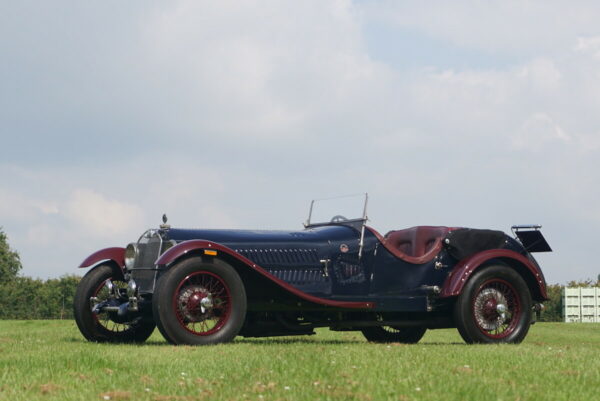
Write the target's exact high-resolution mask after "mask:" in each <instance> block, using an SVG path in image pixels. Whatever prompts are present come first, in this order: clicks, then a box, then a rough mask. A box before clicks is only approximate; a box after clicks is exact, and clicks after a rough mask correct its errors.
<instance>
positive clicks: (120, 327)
mask: <svg viewBox="0 0 600 401" xmlns="http://www.w3.org/2000/svg"><path fill="white" fill-rule="evenodd" d="M108 280H110V281H111V282H112V283H113V285H114V286H115V287H116V288H126V287H127V283H125V282H124V281H123V278H122V275H121V272H120V271H119V269H118V268H115V267H114V266H111V265H99V266H97V267H95V268H93V269H92V270H90V271H89V272H88V273H87V274H86V275H85V276H84V277H83V278H82V279H81V281H80V282H79V285H78V286H77V291H76V292H75V297H74V299H73V313H74V316H75V322H76V323H77V327H79V331H81V334H83V336H84V337H85V338H86V339H88V340H89V341H96V342H123V343H132V342H144V341H146V340H147V339H148V337H150V335H152V332H153V331H154V328H155V327H156V325H155V324H154V322H153V321H148V320H141V319H139V320H137V321H135V322H127V321H126V319H123V320H119V319H116V316H115V315H114V314H111V313H108V312H100V313H98V314H95V313H93V312H92V309H91V304H90V298H91V297H96V298H98V301H100V302H102V301H106V300H107V299H108V298H109V290H108V286H107V282H108ZM124 301H126V300H124Z"/></svg>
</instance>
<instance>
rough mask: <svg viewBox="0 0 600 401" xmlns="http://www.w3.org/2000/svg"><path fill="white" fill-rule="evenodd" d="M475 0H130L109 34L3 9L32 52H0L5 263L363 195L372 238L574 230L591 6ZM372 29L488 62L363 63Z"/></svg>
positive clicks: (596, 134)
mask: <svg viewBox="0 0 600 401" xmlns="http://www.w3.org/2000/svg"><path fill="white" fill-rule="evenodd" d="M14 4H17V3H14ZM482 4H483V3H479V2H477V3H473V2H453V3H452V4H449V3H448V2H437V3H435V2H434V3H431V2H428V3H427V4H417V3H415V2H410V3H409V2H393V3H392V2H390V3H380V2H374V3H367V4H366V5H365V3H362V2H360V3H353V2H350V1H331V2H322V1H306V2H304V1H302V2H289V3H286V2H278V1H274V2H267V3H265V2H252V1H242V2H240V1H235V2H233V1H231V2H227V1H224V2H208V1H207V2H201V1H191V0H184V1H176V2H170V3H164V4H160V5H147V4H145V5H143V6H136V5H130V7H131V8H128V9H127V12H126V13H124V14H122V15H121V14H120V15H119V16H118V17H117V16H114V18H115V20H114V21H112V22H114V24H111V25H110V28H109V25H106V24H105V20H106V18H105V17H107V15H111V14H112V11H110V12H109V10H108V9H107V10H105V11H104V12H98V13H95V12H86V13H85V14H86V16H85V18H84V19H81V18H82V17H81V16H78V15H76V13H74V14H73V16H72V17H65V18H62V19H57V18H40V19H37V20H35V21H30V20H28V19H24V21H26V22H28V23H29V25H27V23H25V25H26V26H23V27H18V28H19V29H18V32H19V36H18V37H19V38H20V37H23V36H24V37H26V38H27V40H26V41H24V42H22V43H21V46H22V48H27V49H32V50H31V51H32V53H31V54H32V55H33V56H35V57H34V58H33V59H29V58H27V57H25V58H23V59H19V58H18V56H19V53H18V52H9V53H8V56H7V57H9V56H10V57H9V58H10V60H11V62H12V63H11V64H6V65H15V66H16V67H14V71H13V70H11V71H10V72H11V73H12V75H10V76H12V77H13V78H14V76H17V77H18V78H19V79H11V80H10V81H9V80H6V81H3V82H2V83H3V84H7V85H9V87H11V88H15V89H14V90H9V91H4V92H3V93H2V94H0V96H4V97H3V98H0V101H1V100H3V99H4V103H6V105H8V106H10V108H9V110H13V109H15V110H16V111H15V113H13V112H12V111H11V112H10V113H8V114H7V117H6V120H7V121H13V119H14V118H13V117H14V116H21V119H18V118H17V119H16V120H15V121H16V123H15V124H13V125H10V126H8V128H6V129H5V128H4V127H5V125H4V120H3V119H2V118H0V120H2V125H0V129H2V130H3V131H2V133H3V134H4V133H5V132H6V133H7V135H6V136H7V138H8V139H7V140H13V139H14V141H16V142H9V145H8V146H6V147H5V149H8V150H6V152H7V157H15V156H11V155H15V154H19V155H21V156H19V157H20V158H18V159H16V161H13V162H12V163H13V166H12V167H10V166H9V167H10V168H5V167H6V165H0V167H1V168H2V171H3V172H5V171H6V172H7V173H6V174H3V176H2V177H0V187H1V188H2V190H1V191H0V219H1V220H0V223H2V224H4V225H5V228H6V229H7V231H8V232H9V234H10V235H11V241H13V240H14V245H15V247H17V248H18V249H20V250H23V251H22V256H23V257H24V261H25V262H26V267H27V269H30V270H27V271H26V273H29V272H35V274H38V275H54V274H55V273H56V274H58V272H60V273H61V274H62V273H65V272H72V269H71V266H75V265H76V264H77V263H78V262H79V261H80V259H82V258H83V257H85V256H86V255H87V254H88V253H89V252H92V251H94V250H95V249H97V248H101V247H105V246H115V245H117V246H122V245H123V244H125V243H127V242H128V241H131V240H133V239H135V238H136V237H137V236H138V235H139V234H140V233H141V232H142V231H143V230H144V229H146V228H148V227H151V226H156V225H157V224H159V222H160V216H161V215H162V213H164V212H166V213H167V214H168V215H169V221H170V223H172V224H173V225H175V226H203V227H248V228H250V227H267V228H286V227H299V223H300V222H301V221H302V220H303V219H304V218H305V217H306V216H305V213H306V206H307V202H308V201H309V200H310V199H311V198H312V197H321V196H328V195H338V194H343V193H348V192H359V191H363V190H365V191H369V192H370V193H371V202H372V205H373V207H372V209H371V216H373V218H374V219H375V220H376V222H375V223H376V224H378V226H377V227H376V228H380V229H381V230H383V231H385V230H386V229H398V228H401V227H402V226H404V225H408V224H423V223H426V224H439V223H442V224H446V223H447V224H457V225H462V224H472V225H476V226H484V227H485V226H494V227H495V228H503V229H505V228H506V227H507V225H509V224H511V223H513V222H515V221H514V220H513V219H515V220H521V221H529V220H530V218H531V217H535V219H537V218H539V219H540V222H541V223H545V221H542V220H550V221H551V222H552V223H553V224H555V225H556V226H558V227H564V226H568V227H570V231H571V234H572V235H574V236H575V235H576V236H577V237H579V238H588V236H587V234H588V233H589V232H587V231H585V230H586V228H585V225H584V224H581V222H582V221H584V220H585V217H586V216H596V215H598V209H597V207H596V206H594V204H593V203H592V202H586V201H585V200H586V199H596V198H597V193H596V192H594V191H596V190H595V189H594V188H595V187H596V186H595V184H594V183H596V182H598V181H600V172H599V171H598V169H597V166H596V165H595V160H596V159H597V158H598V151H599V150H600V139H599V138H600V131H599V130H598V127H600V115H599V114H598V113H597V110H599V109H600V97H599V96H598V93H600V72H599V71H600V70H599V69H598V53H599V51H600V49H599V47H600V46H599V45H598V38H599V37H600V36H599V32H597V31H598V28H597V21H596V18H592V16H593V15H594V14H595V10H596V8H595V7H596V6H595V4H586V5H585V7H584V6H581V4H582V3H578V4H575V5H574V4H568V5H565V4H563V3H552V2H551V3H547V2H544V3H538V2H527V3H526V4H523V3H521V2H501V3H493V4H492V3H490V4H487V3H486V4H485V6H484V5H482ZM15 7H17V6H15ZM98 7H100V6H98ZM100 8H102V7H100ZM51 9H52V10H53V9H54V6H53V7H51ZM51 9H48V10H46V11H44V12H45V13H52V12H54V11H52V10H51ZM97 11H98V10H97ZM100 11H102V10H100ZM56 12H57V13H59V14H60V10H59V11H56ZM96 15H99V16H101V17H104V18H100V17H98V18H96V17H95V16H96ZM0 18H1V17H0ZM55 20H60V21H62V24H64V26H65V27H64V29H57V26H56V24H55V23H54V22H53V21H55ZM81 21H85V22H86V24H83V23H82V22H81ZM88 23H89V27H88ZM379 23H386V24H390V25H392V26H395V27H399V28H400V29H398V31H397V34H398V35H403V34H405V33H406V32H408V34H410V37H409V38H410V39H416V43H415V44H414V46H416V47H418V46H426V44H427V43H429V42H430V41H431V40H433V41H436V46H440V47H442V46H444V45H447V46H448V47H447V48H445V49H444V50H446V51H447V53H453V52H455V51H457V50H463V49H470V51H472V52H474V53H476V54H477V55H484V56H488V57H489V58H490V59H491V60H493V59H494V57H496V56H498V55H500V56H499V57H500V58H501V59H502V60H503V61H502V62H501V63H493V62H489V61H488V64H489V65H487V66H484V67H482V66H481V65H475V64H473V65H471V63H470V60H468V59H466V60H465V61H464V65H463V66H459V67H456V66H455V65H452V66H450V65H451V64H449V65H446V64H445V61H446V59H445V58H444V55H443V54H441V55H439V56H438V55H437V54H432V59H434V60H436V61H438V62H435V63H428V64H427V65H420V64H418V65H415V66H410V67H407V66H406V65H400V66H399V65H395V64H394V62H393V61H389V63H388V64H385V63H383V62H382V61H377V60H374V59H373V57H372V56H371V54H370V51H371V49H369V44H368V41H367V40H366V38H367V36H368V33H369V32H366V30H368V29H370V28H369V27H371V26H374V25H377V24H379ZM0 25H1V24H0ZM7 26H8V25H3V26H0V30H1V29H8V28H6V27H7ZM28 28H30V29H28ZM49 28H51V29H49ZM61 28H62V27H61ZM75 28H76V29H75ZM12 29H13V31H15V32H17V27H16V26H15V27H14V28H12ZM63 31H65V32H75V31H76V32H79V33H80V34H79V35H77V38H74V37H72V35H70V34H62V33H61V32H63ZM3 32H4V31H3ZM41 32H44V33H46V32H47V35H42V34H41ZM393 32H396V31H393ZM9 33H10V32H7V33H6V34H5V35H1V36H2V37H4V38H5V39H4V42H2V39H0V45H1V43H8V44H9V45H10V46H8V48H9V49H11V48H13V47H14V44H13V42H14V40H13V39H6V38H12V36H11V35H10V34H9ZM419 35H421V36H419ZM419 38H421V39H423V40H422V41H419ZM381 39H382V41H383V43H381V46H382V47H383V48H384V49H387V48H390V49H392V48H394V46H396V44H397V42H398V41H401V40H402V39H403V38H402V37H398V36H394V35H389V37H385V38H381ZM15 43H16V42H15ZM440 43H441V44H440ZM57 44H60V46H58V45H57ZM6 47H7V46H4V47H2V48H3V49H4V48H6ZM63 47H64V48H63ZM43 49H52V51H51V52H44V51H42V50H43ZM72 49H77V51H76V52H74V51H73V50H72ZM420 50H421V51H423V52H427V51H429V50H430V49H429V48H426V47H425V48H422V49H420ZM15 54H16V55H15ZM73 54H76V56H77V57H76V61H77V62H74V61H75V60H74V58H73ZM33 56H32V57H33ZM435 57H439V58H437V59H436V58H435ZM32 60H34V61H35V62H32ZM507 60H508V61H507ZM484 64H485V63H484ZM6 65H3V66H0V69H2V68H7V67H6ZM430 65H435V67H430ZM19 74H22V75H19ZM0 79H2V78H0ZM15 82H17V83H20V84H15ZM10 85H12V86H10ZM17 89H18V90H17ZM28 89H29V92H28ZM7 93H10V96H7V95H6V94H7ZM13 97H14V99H13ZM31 104H34V105H35V107H34V108H33V109H32V108H31ZM8 106H7V107H8ZM1 112H2V111H0V113H1ZM9 114H10V115H9ZM30 115H34V116H36V118H35V119H27V118H24V117H23V116H30ZM0 117H2V116H0ZM36 122H38V123H39V124H38V125H36ZM9 128H10V129H9ZM15 138H16V139H15ZM19 138H26V139H27V140H26V141H22V142H19V141H18V139H19ZM48 138H50V139H48ZM11 143H16V144H17V145H20V146H19V147H17V148H15V149H12V148H11V146H10V144H11ZM32 143H35V144H36V146H31V144H32ZM0 151H1V150H0ZM36 152H37V153H36ZM14 165H16V166H17V167H14ZM490 194H493V196H490ZM515 194H517V195H515ZM574 205H577V207H574ZM575 209H577V210H575ZM509 221H510V222H509ZM517 222H518V221H517ZM571 234H570V235H571ZM565 237H566V236H565ZM561 240H563V241H565V240H564V238H563V239H561ZM580 249H581V247H580V246H577V251H578V252H579V250H580ZM565 252H567V251H565ZM559 256H560V255H559ZM559 256H557V257H559ZM71 259H72V260H71ZM582 259H584V256H582ZM557 260H558V259H557ZM558 265H560V263H558V262H556V266H558ZM561 275H563V276H564V274H563V273H560V272H559V273H556V276H555V277H561V278H562V277H563V276H561ZM550 277H553V276H552V274H551V275H550Z"/></svg>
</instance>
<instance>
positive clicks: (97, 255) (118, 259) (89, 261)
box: [79, 248, 125, 269]
mask: <svg viewBox="0 0 600 401" xmlns="http://www.w3.org/2000/svg"><path fill="white" fill-rule="evenodd" d="M107 260H110V261H113V262H114V263H116V264H117V265H118V266H119V267H120V268H121V269H123V266H125V248H104V249H101V250H99V251H97V252H94V253H92V254H91V255H90V256H88V257H87V258H85V260H84V261H83V262H81V264H80V265H79V267H90V266H95V265H97V264H98V263H100V262H104V261H107Z"/></svg>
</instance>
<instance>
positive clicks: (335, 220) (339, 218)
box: [331, 214, 348, 223]
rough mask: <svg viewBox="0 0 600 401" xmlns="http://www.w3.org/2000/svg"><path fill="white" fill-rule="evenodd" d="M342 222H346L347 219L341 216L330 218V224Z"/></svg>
mask: <svg viewBox="0 0 600 401" xmlns="http://www.w3.org/2000/svg"><path fill="white" fill-rule="evenodd" d="M342 221H348V219H347V218H346V217H344V216H342V215H341V214H336V215H335V216H333V217H332V218H331V222H332V223H341V222H342Z"/></svg>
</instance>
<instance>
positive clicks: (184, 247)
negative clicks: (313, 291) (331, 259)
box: [156, 240, 375, 309]
mask: <svg viewBox="0 0 600 401" xmlns="http://www.w3.org/2000/svg"><path fill="white" fill-rule="evenodd" d="M213 252H214V253H216V255H213ZM219 252H222V253H225V254H227V255H229V256H231V257H233V258H235V259H236V260H238V261H239V262H241V264H242V265H244V266H246V267H247V268H249V269H252V270H253V271H255V272H256V273H258V274H260V275H261V276H263V277H264V278H266V279H268V280H270V281H272V282H273V283H275V284H277V285H278V286H280V287H281V288H283V289H285V290H286V291H288V292H289V293H291V294H294V295H295V296H297V297H299V298H302V299H304V300H306V301H309V302H313V303H316V304H319V305H325V306H331V307H338V308H354V309H372V308H374V307H375V303H374V302H345V301H333V300H330V299H324V298H319V297H315V296H313V295H310V294H307V293H305V292H304V291H300V290H299V289H297V288H295V287H293V286H291V285H290V284H288V283H286V282H285V281H283V280H280V279H278V278H277V277H275V276H273V275H272V274H271V273H269V272H268V271H266V270H265V269H263V268H262V267H260V266H259V265H257V264H256V263H254V262H253V261H251V260H250V259H247V258H246V257H244V256H242V255H240V254H239V253H237V252H235V251H234V250H233V249H231V248H228V247H226V246H223V245H221V244H217V243H216V242H211V241H205V240H190V241H184V242H181V243H180V244H178V245H176V246H174V247H172V248H170V249H169V250H167V251H166V252H165V253H163V254H162V255H161V256H160V258H158V260H157V261H156V264H157V265H168V264H171V263H173V262H176V261H177V260H178V259H179V258H181V257H183V256H184V255H187V254H190V253H199V254H201V255H204V254H208V255H213V256H215V257H218V254H219Z"/></svg>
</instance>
